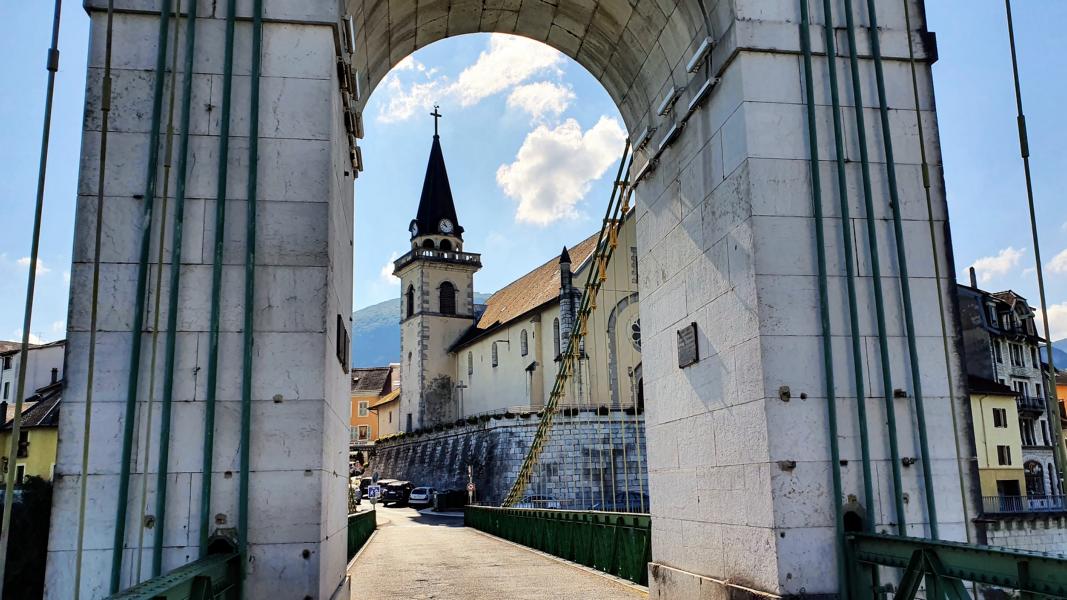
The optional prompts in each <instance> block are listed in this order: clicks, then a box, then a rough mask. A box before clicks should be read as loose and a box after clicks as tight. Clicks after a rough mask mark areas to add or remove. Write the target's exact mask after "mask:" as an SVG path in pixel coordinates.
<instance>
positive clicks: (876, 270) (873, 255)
mask: <svg viewBox="0 0 1067 600" xmlns="http://www.w3.org/2000/svg"><path fill="white" fill-rule="evenodd" d="M844 5H845V29H846V32H847V34H848V46H849V48H848V60H849V67H850V68H849V71H850V72H851V79H852V103H853V105H854V112H855V117H856V135H857V138H858V140H859V149H860V175H861V178H862V182H863V206H864V212H866V213H867V214H866V217H867V218H866V219H864V220H865V221H866V224H867V245H868V250H869V255H870V260H871V279H872V282H873V285H874V308H875V321H876V323H877V326H878V355H879V361H880V365H881V369H882V394H883V396H884V399H885V406H886V413H887V414H890V413H892V412H894V408H895V407H894V406H893V381H892V368H891V367H890V364H889V341H888V335H887V334H886V324H885V299H884V291H883V288H882V266H881V257H880V256H879V252H878V231H877V229H876V228H875V219H874V199H873V198H872V195H873V194H872V192H871V161H870V156H869V155H868V150H867V125H866V122H865V119H864V117H863V90H862V88H861V85H860V65H859V51H858V49H857V48H856V23H855V19H854V16H853V12H852V0H845V3H844ZM857 407H858V408H859V421H860V451H861V452H862V454H863V462H864V464H868V465H869V464H870V462H871V450H870V443H869V440H868V435H867V403H866V401H865V400H863V401H860V402H858V403H857ZM889 436H890V439H892V440H895V439H896V437H897V431H896V428H895V427H890V430H889ZM863 476H864V477H863V494H864V505H865V508H866V512H867V518H866V519H865V521H866V522H865V523H864V530H865V531H874V526H875V516H874V487H873V484H872V483H871V474H870V470H869V469H868V470H865V471H864V473H863ZM893 484H894V486H895V487H896V489H898V490H899V489H902V484H901V473H900V465H899V461H897V459H896V458H894V459H893ZM898 509H899V507H898ZM898 531H899V533H900V534H901V535H904V533H905V532H904V530H903V524H902V523H898Z"/></svg>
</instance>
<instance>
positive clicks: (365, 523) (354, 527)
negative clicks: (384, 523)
mask: <svg viewBox="0 0 1067 600" xmlns="http://www.w3.org/2000/svg"><path fill="white" fill-rule="evenodd" d="M377 516H378V513H377V512H376V511H373V510H371V511H367V512H364V513H359V514H354V515H348V560H352V557H353V556H355V555H356V553H357V552H359V549H360V548H362V547H363V544H366V543H367V540H369V539H370V536H371V534H373V533H374V530H375V529H376V528H377V527H378V521H377Z"/></svg>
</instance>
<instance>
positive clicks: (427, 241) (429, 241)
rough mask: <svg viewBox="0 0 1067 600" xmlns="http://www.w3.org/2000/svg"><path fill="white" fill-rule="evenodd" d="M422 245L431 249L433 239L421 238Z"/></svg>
mask: <svg viewBox="0 0 1067 600" xmlns="http://www.w3.org/2000/svg"><path fill="white" fill-rule="evenodd" d="M422 247H423V248H425V249H427V250H433V240H423V241H422Z"/></svg>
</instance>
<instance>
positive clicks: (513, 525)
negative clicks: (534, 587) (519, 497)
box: [349, 506, 652, 585]
mask: <svg viewBox="0 0 1067 600" xmlns="http://www.w3.org/2000/svg"><path fill="white" fill-rule="evenodd" d="M464 520H465V521H466V525H467V526H468V527H473V528H474V529H477V530H479V531H484V532H485V533H489V534H492V535H495V536H497V537H501V538H504V539H506V540H509V541H512V542H516V543H519V544H522V545H524V546H529V547H531V548H534V549H537V550H541V551H542V552H547V553H548V554H551V555H553V556H558V557H560V558H563V559H566V560H570V561H573V562H576V563H578V564H582V565H585V566H587V567H591V568H593V569H597V570H598V571H603V572H605V573H609V574H611V575H615V576H618V577H621V578H623V579H628V580H630V581H633V582H634V583H639V584H641V585H648V562H649V561H650V560H651V559H652V519H651V518H650V517H649V515H647V514H631V513H612V512H594V511H571V510H537V509H525V508H497V507H489V506H468V507H467V509H466V516H465V519H464ZM349 531H351V529H350V530H349ZM349 535H351V533H350V534H349Z"/></svg>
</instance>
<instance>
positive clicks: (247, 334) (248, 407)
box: [237, 0, 263, 597]
mask: <svg viewBox="0 0 1067 600" xmlns="http://www.w3.org/2000/svg"><path fill="white" fill-rule="evenodd" d="M262 47H263V0H253V3H252V71H251V94H250V95H251V98H250V100H251V102H250V104H251V106H250V108H249V113H248V216H247V221H248V222H247V233H246V236H245V297H244V301H245V306H244V356H243V361H242V362H243V364H242V373H241V458H240V464H241V478H240V482H239V490H238V510H239V515H240V516H239V517H238V525H237V533H238V536H239V537H238V544H239V552H240V555H241V582H242V585H241V597H246V594H247V590H246V587H245V585H244V580H245V577H246V575H247V572H248V486H249V468H250V465H251V444H252V348H253V340H254V337H253V329H252V328H253V325H254V315H253V312H254V311H253V303H254V300H255V274H256V200H257V194H258V190H257V186H258V180H257V176H258V172H259V168H258V167H259V80H260V69H261V58H262V57H261V56H260V55H261V50H262Z"/></svg>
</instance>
